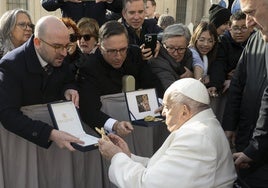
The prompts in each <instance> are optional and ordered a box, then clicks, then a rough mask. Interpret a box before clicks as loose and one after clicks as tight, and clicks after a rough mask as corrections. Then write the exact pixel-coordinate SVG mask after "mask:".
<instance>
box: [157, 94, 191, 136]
mask: <svg viewBox="0 0 268 188" xmlns="http://www.w3.org/2000/svg"><path fill="white" fill-rule="evenodd" d="M163 104H164V108H163V111H162V115H163V116H165V117H166V125H167V129H168V130H169V131H170V132H173V131H175V130H177V129H179V128H180V127H181V126H182V125H183V123H184V122H185V118H184V114H185V113H184V110H185V107H186V106H185V105H184V104H182V103H174V102H172V101H171V100H170V97H169V95H167V96H166V95H165V96H164V99H163Z"/></svg>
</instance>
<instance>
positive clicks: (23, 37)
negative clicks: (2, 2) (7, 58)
mask: <svg viewBox="0 0 268 188" xmlns="http://www.w3.org/2000/svg"><path fill="white" fill-rule="evenodd" d="M33 29H34V25H33V23H32V19H31V16H30V14H29V13H28V12H27V11H26V10H23V9H13V10H9V11H7V12H5V13H4V14H3V16H2V17H1V18H0V58H1V57H2V56H3V55H5V54H6V53H7V52H9V51H11V50H13V49H14V48H17V47H19V46H21V45H22V44H23V43H24V42H26V41H27V40H28V39H29V38H30V37H31V35H32V34H33Z"/></svg>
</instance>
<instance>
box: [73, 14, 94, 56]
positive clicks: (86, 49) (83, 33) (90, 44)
mask: <svg viewBox="0 0 268 188" xmlns="http://www.w3.org/2000/svg"><path fill="white" fill-rule="evenodd" d="M77 27H78V29H79V32H80V37H79V40H78V46H79V48H80V50H81V51H82V52H83V53H85V54H91V53H95V50H96V49H97V47H98V46H97V43H98V34H99V25H98V22H97V21H96V20H94V19H93V18H81V19H80V20H79V22H78V23H77Z"/></svg>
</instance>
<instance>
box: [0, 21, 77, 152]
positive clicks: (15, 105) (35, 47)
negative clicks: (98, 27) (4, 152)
mask: <svg viewBox="0 0 268 188" xmlns="http://www.w3.org/2000/svg"><path fill="white" fill-rule="evenodd" d="M68 47H69V34H68V29H67V28H66V26H65V25H64V24H63V22H61V21H60V20H59V19H58V18H57V17H54V16H46V17H42V18H41V19H40V20H39V21H38V22H37V24H36V28H35V32H34V36H32V37H31V38H30V39H29V40H28V41H27V42H26V43H25V44H24V45H22V46H21V47H19V48H17V49H15V50H13V51H12V52H10V53H9V54H7V55H6V56H4V57H3V58H2V59H1V61H0V96H1V97H0V121H1V123H2V124H3V126H4V127H5V128H6V129H7V130H9V131H11V132H13V133H15V134H16V135H18V136H21V137H22V138H24V139H27V140H28V141H30V142H33V143H35V144H37V145H39V146H41V147H44V148H48V147H49V146H50V144H51V141H54V142H55V143H56V144H57V145H58V146H59V147H60V148H67V149H69V150H71V151H73V150H74V148H73V147H72V146H71V144H70V143H71V142H75V143H82V142H81V141H80V140H79V139H78V138H76V137H74V136H72V135H69V134H67V133H65V132H62V131H58V130H56V129H54V128H53V127H52V126H49V125H48V124H47V123H44V122H41V121H37V120H33V119H31V118H29V117H28V116H26V115H24V114H23V113H22V111H21V110H20V108H21V107H22V106H28V105H35V104H45V103H49V102H53V101H56V100H62V99H68V100H72V101H73V102H74V103H75V105H78V103H79V96H78V92H77V91H76V90H75V86H74V84H73V80H72V79H71V76H70V73H69V68H68V65H67V64H65V63H64V61H63V60H64V57H65V56H66V55H67V48H68Z"/></svg>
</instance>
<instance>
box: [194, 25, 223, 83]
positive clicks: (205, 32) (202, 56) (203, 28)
mask: <svg viewBox="0 0 268 188" xmlns="http://www.w3.org/2000/svg"><path fill="white" fill-rule="evenodd" d="M217 44H218V34H217V30H216V28H215V26H214V25H213V24H212V23H208V22H201V23H200V24H199V25H198V26H197V27H196V29H195V31H194V33H193V36H192V38H191V41H190V49H191V51H192V53H193V57H195V58H194V68H193V69H194V77H195V78H196V79H202V81H203V83H204V84H205V85H207V84H208V83H209V67H210V64H211V63H212V62H213V61H214V60H215V57H216V51H217ZM200 65H201V66H200Z"/></svg>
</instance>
